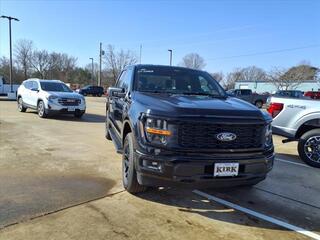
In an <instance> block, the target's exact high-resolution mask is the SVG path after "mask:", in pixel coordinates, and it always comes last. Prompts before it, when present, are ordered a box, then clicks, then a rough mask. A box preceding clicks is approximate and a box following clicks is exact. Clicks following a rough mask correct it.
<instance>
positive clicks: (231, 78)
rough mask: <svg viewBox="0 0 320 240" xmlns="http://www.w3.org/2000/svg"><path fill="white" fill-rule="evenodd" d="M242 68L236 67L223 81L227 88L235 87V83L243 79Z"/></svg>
mask: <svg viewBox="0 0 320 240" xmlns="http://www.w3.org/2000/svg"><path fill="white" fill-rule="evenodd" d="M242 77H243V75H242V69H240V68H236V69H234V70H233V71H232V72H230V73H229V74H228V75H227V77H226V80H225V82H224V83H223V86H224V88H225V89H227V90H228V89H234V87H235V84H236V82H237V81H240V80H242Z"/></svg>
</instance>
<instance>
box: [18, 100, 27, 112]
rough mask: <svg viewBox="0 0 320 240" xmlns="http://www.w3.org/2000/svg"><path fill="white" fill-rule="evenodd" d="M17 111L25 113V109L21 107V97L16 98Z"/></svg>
mask: <svg viewBox="0 0 320 240" xmlns="http://www.w3.org/2000/svg"><path fill="white" fill-rule="evenodd" d="M18 110H19V112H25V111H27V108H26V107H24V106H23V100H22V97H19V98H18Z"/></svg>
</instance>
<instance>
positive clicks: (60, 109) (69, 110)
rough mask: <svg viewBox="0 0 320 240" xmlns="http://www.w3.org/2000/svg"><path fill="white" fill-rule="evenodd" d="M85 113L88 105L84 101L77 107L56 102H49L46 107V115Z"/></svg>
mask: <svg viewBox="0 0 320 240" xmlns="http://www.w3.org/2000/svg"><path fill="white" fill-rule="evenodd" d="M85 111H86V104H85V103H84V102H83V101H82V102H81V104H79V105H76V106H64V105H61V104H59V103H57V102H54V101H48V102H47V106H46V113H47V114H49V115H55V114H75V113H84V112H85Z"/></svg>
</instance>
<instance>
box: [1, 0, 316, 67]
mask: <svg viewBox="0 0 320 240" xmlns="http://www.w3.org/2000/svg"><path fill="white" fill-rule="evenodd" d="M0 11H1V15H9V16H14V17H17V18H19V19H20V22H13V23H12V31H13V41H16V40H17V39H22V38H23V39H30V40H32V41H33V42H34V44H35V46H36V47H37V48H39V49H47V50H49V51H57V52H65V53H68V54H71V55H73V56H75V57H77V58H78V64H79V65H80V66H83V65H86V64H88V63H90V60H89V58H90V57H94V58H95V60H98V53H99V52H98V51H99V42H100V41H101V42H102V43H103V46H106V45H107V44H113V45H114V46H115V47H116V48H118V49H120V48H123V49H131V50H132V51H134V52H135V53H136V54H137V55H139V48H140V44H142V63H150V64H168V63H169V54H168V51H167V50H168V49H169V48H170V49H173V63H174V64H179V63H180V62H181V59H182V57H183V56H184V55H186V54H188V53H191V52H196V53H198V54H200V55H201V56H202V57H203V58H204V59H205V62H206V63H207V65H206V67H205V69H206V70H208V71H210V72H215V71H224V72H227V71H230V70H232V69H234V68H237V67H245V66H249V65H256V66H258V67H262V68H265V69H266V70H268V69H270V68H271V67H272V66H283V67H289V66H292V65H296V64H298V63H299V62H301V61H303V60H306V61H310V62H311V63H312V64H314V65H316V66H320V14H319V12H320V1H317V0H314V1H308V0H305V1H303V0H302V1H295V0H292V1H272V0H271V1H270V0H268V1H253V0H252V1H222V0H221V1H92V0H91V1H89V0H88V1H54V0H51V1H7V0H1V1H0ZM0 55H1V56H7V57H8V56H9V45H8V23H7V21H4V20H1V23H0Z"/></svg>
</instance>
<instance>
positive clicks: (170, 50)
mask: <svg viewBox="0 0 320 240" xmlns="http://www.w3.org/2000/svg"><path fill="white" fill-rule="evenodd" d="M168 51H169V52H170V66H172V49H168Z"/></svg>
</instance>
